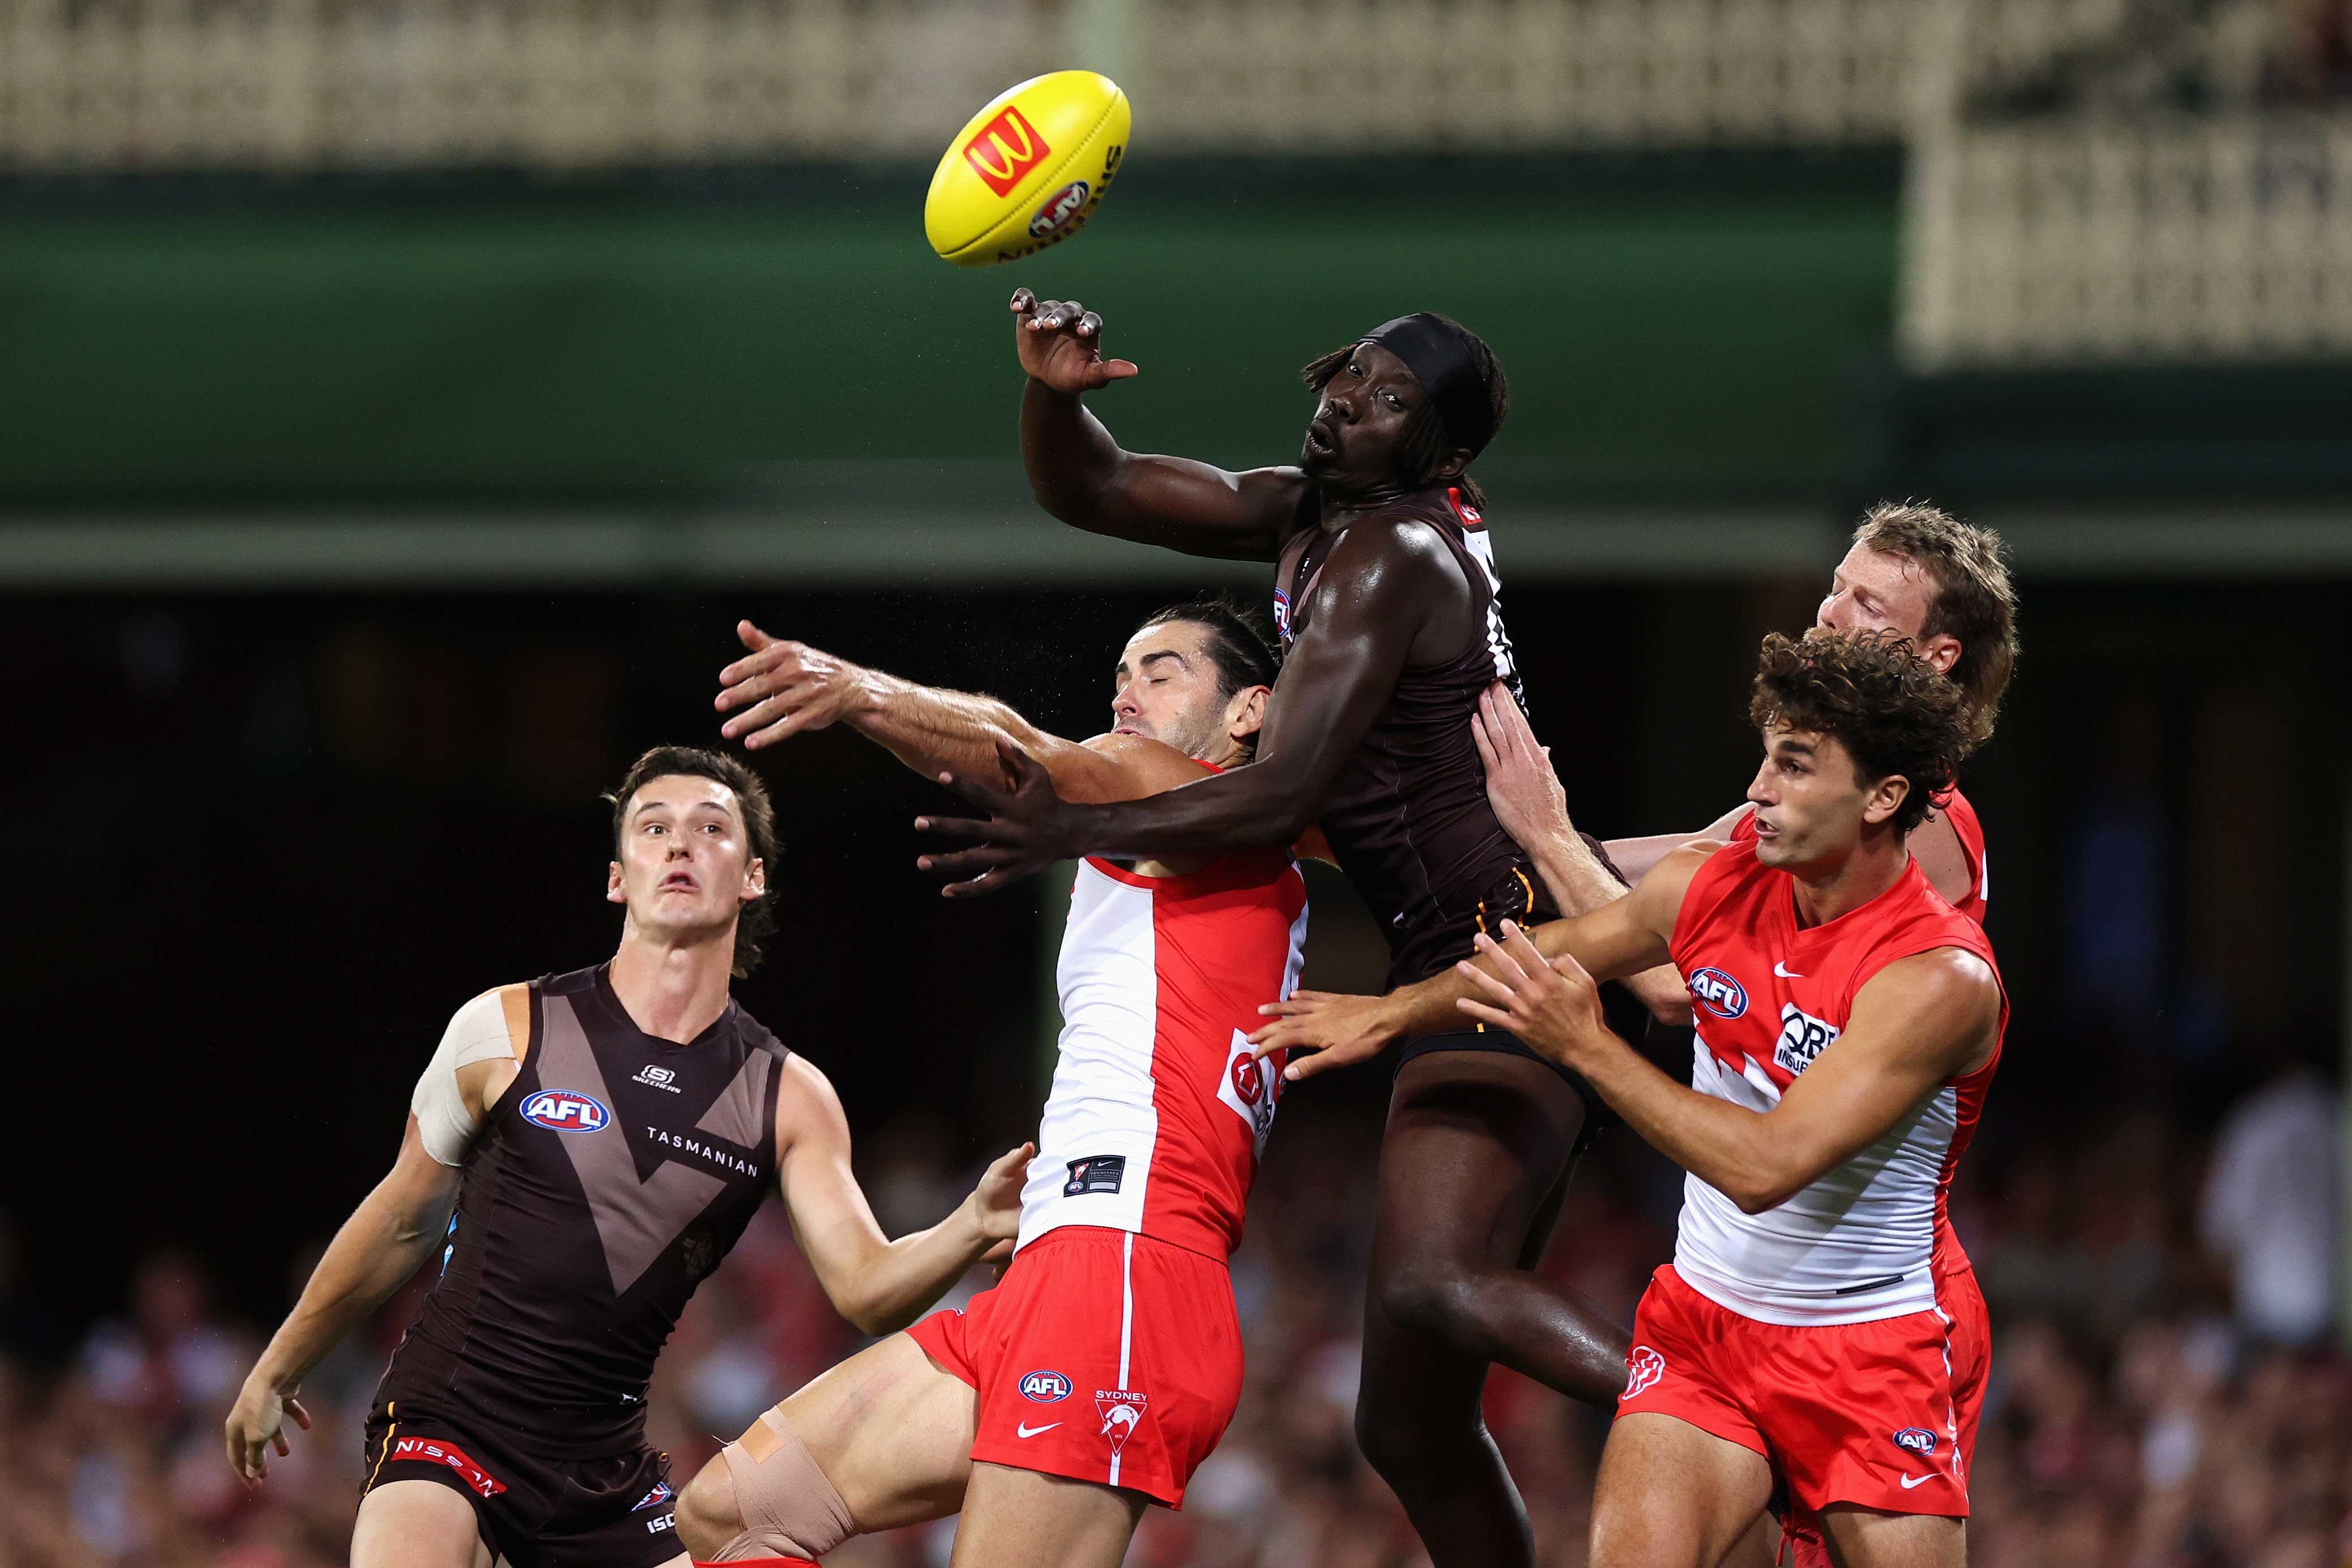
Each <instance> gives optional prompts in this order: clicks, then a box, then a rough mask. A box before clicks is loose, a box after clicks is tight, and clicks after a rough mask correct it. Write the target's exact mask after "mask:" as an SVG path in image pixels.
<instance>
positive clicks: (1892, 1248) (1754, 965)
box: [1398, 631, 2008, 1568]
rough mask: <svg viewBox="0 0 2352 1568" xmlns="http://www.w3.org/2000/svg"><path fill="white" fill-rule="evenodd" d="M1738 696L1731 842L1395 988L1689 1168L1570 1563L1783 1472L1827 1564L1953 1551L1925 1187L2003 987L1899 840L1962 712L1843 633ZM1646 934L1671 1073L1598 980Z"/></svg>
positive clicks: (1758, 1499) (1981, 1331) (1960, 727)
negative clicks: (1672, 1005) (1620, 1029)
mask: <svg viewBox="0 0 2352 1568" xmlns="http://www.w3.org/2000/svg"><path fill="white" fill-rule="evenodd" d="M1750 712H1751V714H1752V716H1753V717H1754V719H1755V721H1756V724H1757V726H1758V727H1759V729H1760V730H1761V731H1762V734H1763V739H1764V761H1763V765H1762V767H1761V768H1759V770H1758V772H1757V776H1756V779H1755V782H1754V783H1753V784H1751V785H1750V786H1749V787H1748V800H1749V802H1750V803H1751V804H1752V805H1753V806H1754V808H1755V831H1754V832H1753V833H1752V835H1751V836H1749V837H1748V838H1746V839H1743V840H1740V841H1736V842H1732V843H1729V844H1724V845H1712V844H1697V845H1690V846H1686V847H1684V848H1681V849H1678V850H1676V851H1675V852H1673V853H1671V854H1669V855H1667V856H1666V857H1665V858H1664V860H1663V861H1661V862H1659V863H1658V865H1657V867H1656V868H1655V869H1654V870H1653V871H1652V872H1651V873H1649V875H1647V876H1646V877H1644V878H1643V880H1642V882H1641V883H1640V885H1639V886H1637V887H1635V888H1634V890H1633V895H1632V896H1631V897H1629V898H1626V899H1622V900H1620V901H1618V902H1616V903H1613V904H1609V905H1607V906H1605V907H1603V908H1602V909H1601V910H1598V911H1596V912H1595V913H1594V914H1592V915H1588V916H1585V917H1584V918H1582V919H1575V920H1565V921H1559V922H1555V923H1553V924H1552V925H1546V926H1542V927H1540V928H1538V929H1536V930H1534V931H1532V932H1528V931H1523V930H1521V929H1520V928H1519V927H1518V926H1517V925H1511V926H1509V927H1508V928H1507V929H1506V930H1505V932H1504V933H1503V940H1502V941H1501V942H1500V943H1499V944H1498V943H1496V942H1495V941H1494V940H1492V939H1490V938H1486V937H1481V938H1480V939H1479V948H1480V955H1481V956H1480V959H1479V962H1478V963H1477V964H1470V963H1465V964H1463V965H1459V966H1457V972H1456V973H1455V974H1454V975H1450V976H1441V977H1436V978H1434V979H1433V980H1431V981H1428V982H1425V983H1423V984H1422V985H1418V986H1414V987H1412V988H1408V989H1407V990H1406V991H1404V992H1403V993H1402V994H1401V996H1400V998H1398V999H1399V1002H1400V1004H1401V1005H1402V1006H1403V1007H1404V1009H1406V1011H1407V1014H1408V1017H1409V1019H1410V1022H1411V1025H1412V1027H1414V1028H1423V1029H1425V1028H1429V1027H1432V1025H1433V1021H1434V1020H1435V1019H1439V1018H1442V1017H1444V1014H1445V1013H1446V1012H1448V1011H1450V1010H1457V1009H1458V1011H1459V1012H1461V1013H1463V1014H1465V1015H1467V1016H1469V1017H1472V1018H1476V1019H1481V1020H1483V1021H1486V1022H1488V1023H1491V1024H1495V1025H1497V1026H1501V1027H1507V1028H1509V1029H1511V1030H1514V1031H1515V1032H1516V1033H1517V1035H1518V1036H1519V1038H1521V1039H1522V1040H1526V1041H1527V1042H1528V1044H1529V1045H1530V1046H1531V1047H1532V1048H1533V1049H1535V1050H1536V1051H1539V1052H1541V1053H1542V1054H1543V1055H1544V1057H1545V1058H1546V1059H1547V1060H1549V1061H1558V1062H1559V1063H1561V1064H1562V1065H1564V1066H1572V1067H1574V1068H1575V1069H1576V1070H1577V1071H1580V1072H1582V1073H1583V1074H1584V1075H1585V1077H1586V1078H1587V1080H1588V1081H1589V1082H1591V1083H1592V1084H1593V1085H1594V1086H1595V1088H1596V1089H1597V1090H1598V1091H1599V1092H1601V1095H1602V1096H1603V1097H1605V1098H1606V1099H1607V1100H1608V1102H1609V1103H1611V1104H1612V1105H1613V1106H1614V1107H1616V1109H1617V1110H1618V1111H1619V1113H1621V1114H1622V1115H1623V1117H1624V1118H1625V1121H1626V1123H1627V1124H1628V1125H1630V1126H1632V1127H1633V1129H1634V1131H1636V1132H1638V1133H1640V1134H1642V1136H1643V1138H1645V1139H1646V1140H1648V1142H1649V1143H1650V1144H1651V1145H1652V1146H1653V1147H1654V1148H1656V1149H1658V1150H1659V1151H1660V1152H1661V1153H1663V1154H1664V1155H1667V1157H1669V1158H1670V1159H1673V1160H1674V1161H1675V1163H1676V1164H1678V1165H1680V1166H1683V1167H1684V1168H1685V1169H1686V1170H1687V1171H1688V1172H1689V1173H1690V1176H1689V1180H1688V1182H1687V1183H1686V1185H1685V1194H1684V1199H1683V1210H1682V1216H1681V1218H1680V1220H1679V1222H1678V1224H1677V1227H1676V1233H1675V1261H1674V1262H1673V1263H1672V1264H1671V1265H1668V1266H1666V1267H1663V1268H1661V1269H1660V1270H1658V1271H1657V1275H1656V1277H1655V1278H1654V1280H1653V1281H1651V1284H1650V1287H1649V1289H1648V1291H1646V1292H1644V1294H1643V1298H1642V1304H1641V1308H1640V1311H1639V1312H1638V1313H1637V1315H1636V1317H1635V1319H1634V1326H1633V1339H1634V1346H1633V1356H1632V1361H1631V1375H1630V1377H1629V1379H1628V1383H1627V1386H1626V1390H1625V1394H1624V1397H1623V1399H1622V1401H1621V1403H1620V1405H1619V1407H1618V1416H1617V1422H1616V1425H1615V1427H1614V1428H1613V1429H1612V1432H1611V1433H1610V1437H1609V1443H1608V1447H1607V1448H1606V1449H1605V1450H1604V1452H1603V1454H1602V1457H1601V1477H1600V1482H1599V1486H1598V1489H1597V1490H1596V1493H1595V1496H1594V1500H1593V1517H1592V1542H1591V1561H1592V1563H1594V1564H1595V1568H1713V1565H1714V1564H1715V1563H1718V1562H1720V1561H1721V1560H1722V1559H1723V1556H1724V1553H1725V1552H1727V1550H1728V1549H1729V1548H1730V1547H1731V1545H1732V1543H1733V1542H1735V1541H1736V1540H1738V1538H1739V1537H1740V1536H1742V1535H1743V1534H1744V1533H1746V1532H1747V1531H1748V1529H1749V1527H1750V1524H1751V1522H1752V1521H1753V1520H1754V1519H1755V1517H1756V1512H1757V1510H1758V1509H1759V1508H1760V1507H1761V1506H1763V1504H1764V1502H1765V1500H1766V1499H1767V1497H1768V1496H1769V1495H1770V1494H1771V1493H1772V1491H1773V1490H1775V1488H1776V1486H1781V1485H1785V1487H1786V1488H1787V1490H1788V1492H1789V1495H1790V1500H1791V1501H1792V1502H1793V1503H1794V1504H1795V1505H1796V1506H1797V1508H1798V1509H1799V1510H1800V1511H1801V1512H1802V1513H1803V1514H1805V1515H1806V1516H1808V1517H1809V1518H1810V1519H1811V1521H1813V1522H1815V1523H1816V1524H1817V1525H1818V1526H1819V1527H1821V1528H1822V1529H1824V1530H1825V1531H1826V1534H1827V1536H1828V1540H1829V1542H1830V1543H1831V1546H1832V1552H1833V1556H1834V1561H1836V1562H1839V1563H1845V1564H1849V1565H1851V1568H1897V1565H1902V1568H1960V1565H1961V1564H1962V1563H1964V1562H1965V1561H1966V1557H1967V1540H1968V1536H1967V1529H1966V1524H1967V1518H1968V1513H1969V1493H1968V1469H1969V1459H1970V1458H1971V1457H1972V1454H1973V1450H1974V1448H1975V1441H1976V1432H1977V1423H1978V1417H1979V1414H1980V1412H1981V1409H1982V1404H1983V1398H1984V1390H1985V1380H1986V1376H1987V1374H1988V1371H1989V1368H1990V1353H1989V1334H1988V1324H1987V1322H1986V1317H1985V1307H1984V1298H1983V1296H1982V1295H1981V1294H1980V1293H1979V1291H1978V1289H1977V1284H1976V1278H1975V1274H1974V1272H1973V1270H1971V1269H1970V1267H1969V1260H1968V1255H1967V1254H1966V1253H1965V1252H1964V1251H1962V1250H1961V1249H1960V1244H1959V1241H1958V1238H1957V1237H1956V1236H1955V1235H1954V1234H1953V1231H1952V1227H1951V1222H1950V1219H1949V1218H1948V1214H1947V1212H1946V1194H1947V1192H1948V1188H1949V1186H1950V1183H1951V1177H1952V1172H1953V1169H1954V1167H1955V1166H1957V1165H1958V1161H1959V1159H1960V1156H1961V1154H1962V1152H1963V1151H1964V1150H1965V1149H1966V1147H1967V1145H1968V1143H1969V1135H1970V1134H1971V1133H1972V1132H1973V1131H1974V1129H1975V1126H1976V1123H1977V1120H1978V1116H1979V1113H1980V1111H1981V1109H1982V1106H1983V1103H1984V1096H1985V1092H1986V1091H1987V1090H1988V1088H1989V1087H1990V1083H1991V1080H1992V1075H1993V1071H1994V1069H1995V1067H1996V1065H1997V1064H1998V1063H1999V1061H2000V1042H2001V1033H2002V1030H2003V1027H2004V1025H2005V1023H2006V1021H2007V1016H2008V1004H2007V1001H2006V999H2005V998H2004V996H2003V993H2002V989H2001V984H2000V975H1999V974H1998V972H1997V971H1996V970H1995V968H1994V966H1993V961H1992V948H1991V946H1990V943H1989V942H1987V941H1986V939H1985V936H1984V934H1983V931H1982V929H1981V928H1980V927H1979V926H1978V925H1977V924H1976V923H1975V922H1974V921H1972V920H1970V919H1969V918H1968V917H1967V916H1966V915H1962V914H1960V913H1959V912H1958V910H1956V909H1954V908H1953V907H1952V906H1951V904H1948V902H1946V901H1945V899H1944V898H1943V897H1942V896H1941V895H1940V894H1937V893H1936V892H1935V890H1934V889H1933V888H1931V887H1930V886H1929V885H1928V883H1927V878H1926V876H1925V875H1924V874H1923V873H1922V868H1921V867H1920V865H1919V863H1918V862H1916V861H1914V860H1913V859H1911V857H1910V855H1909V853H1908V852H1906V848H1905V840H1906V838H1907V837H1908V835H1909V834H1910V833H1911V832H1912V831H1915V830H1916V828H1917V827H1918V825H1919V823H1920V822H1921V821H1922V820H1923V819H1924V818H1925V817H1926V815H1927V809H1928V806H1929V803H1930V801H1931V800H1933V799H1934V797H1936V796H1937V795H1938V794H1940V793H1941V792H1943V791H1944V790H1947V789H1949V788H1950V787H1951V780H1952V776H1953V772H1954V769H1955V768H1957V766H1958V762H1959V759H1960V758H1961V757H1962V756H1963V755H1964V754H1965V752H1966V750H1967V747H1968V745H1969V712H1968V709H1967V706H1966V703H1965V701H1964V699H1963V696H1962V694H1961V692H1960V690H1959V689H1958V687H1957V686H1955V685H1953V684H1952V683H1951V682H1949V681H1948V680H1945V679H1943V678H1941V677H1940V676H1939V675H1938V674H1937V670H1936V668H1935V666H1934V665H1932V664H1929V663H1928V662H1927V661H1926V660H1924V659H1920V658H1917V657H1916V656H1914V655H1913V653H1911V645H1910V643H1908V642H1907V641H1904V640H1901V639H1895V638H1890V637H1886V636H1884V635H1882V634H1878V633H1873V632H1862V631H1851V632H1820V631H1816V632H1811V633H1809V634H1808V635H1807V637H1806V639H1805V640H1804V642H1802V643H1791V642H1790V641H1789V640H1787V639H1786V638H1783V637H1779V636H1772V637H1768V638H1767V639H1765V643H1764V650H1763V657H1762V660H1761V664H1760V668H1759V672H1758V674H1757V677H1756V684H1755V693H1754V697H1753V700H1752V703H1751V706H1750ZM1662 954H1663V955H1669V956H1671V957H1672V959H1673V961H1674V963H1675V966H1676V967H1677V968H1678V969H1679V970H1680V972H1681V973H1682V974H1683V975H1684V976H1685V978H1686V979H1687V981H1688V983H1689V986H1690V989H1691V993H1692V995H1693V997H1694V998H1696V1002H1697V1010H1698V1016H1699V1042H1700V1043H1699V1047H1698V1050H1697V1051H1696V1053H1695V1056H1696V1059H1695V1061H1694V1063H1693V1069H1692V1082H1691V1086H1690V1087H1685V1086H1684V1085H1682V1084H1680V1083H1678V1082H1675V1081H1674V1080H1673V1079H1671V1078H1669V1077H1667V1076H1666V1075H1665V1074H1664V1073H1663V1072H1661V1071H1658V1069H1657V1068H1655V1067H1654V1066H1653V1065H1651V1064H1650V1063H1649V1062H1648V1061H1644V1060H1643V1059H1642V1058H1641V1057H1640V1056H1638V1055H1636V1054H1635V1053H1634V1052H1633V1051H1632V1050H1631V1049H1630V1048H1629V1047H1628V1046H1627V1045H1626V1044H1625V1043H1624V1041H1622V1040H1619V1039H1618V1038H1617V1037H1616V1036H1615V1035H1614V1034H1613V1033H1612V1031H1611V1030H1610V1029H1609V1027H1608V1025H1607V1022H1606V1021H1605V1020H1604V1019H1602V1017H1601V1009H1600V1007H1599V1005H1598V1001H1597V998H1596V994H1595V991H1594V988H1593V977H1595V976H1600V977H1606V976H1609V975H1617V974H1627V973H1633V972H1636V971H1639V970H1641V969H1643V968H1646V967H1650V966H1652V965H1654V964H1655V963H1656V962H1657V960H1658V957H1659V956H1660V955H1662ZM1481 965H1484V966H1485V967H1483V968H1482V967H1480V966H1481ZM1915 1472H1916V1473H1915Z"/></svg>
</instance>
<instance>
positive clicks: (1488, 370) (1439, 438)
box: [1298, 316, 1511, 507]
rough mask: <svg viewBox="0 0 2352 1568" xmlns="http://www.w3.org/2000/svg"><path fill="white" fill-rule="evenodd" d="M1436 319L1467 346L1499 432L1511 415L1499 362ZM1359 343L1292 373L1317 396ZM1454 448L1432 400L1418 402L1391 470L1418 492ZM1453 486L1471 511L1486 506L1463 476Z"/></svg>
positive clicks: (1456, 325)
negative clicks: (1395, 468) (1408, 480)
mask: <svg viewBox="0 0 2352 1568" xmlns="http://www.w3.org/2000/svg"><path fill="white" fill-rule="evenodd" d="M1438 319H1439V320H1441V321H1443V322H1444V323H1445V324H1446V325H1447V326H1449V327H1452V328H1453V329H1454V330H1455V331H1457V332H1460V333H1461V334H1462V337H1463V340H1464V341H1465V343H1467V344H1468V345H1469V348H1470V357H1471V359H1472V360H1473V361H1475V363H1476V364H1477V366H1478V379H1479V380H1480V381H1482V382H1485V383H1486V396H1487V397H1488V399H1489V400H1491V402H1492V403H1493V406H1494V410H1495V429H1496V432H1497V433H1500V432H1501V430H1502V428H1503V421H1504V420H1505V419H1506V418H1507V417H1508V416H1509V414H1510V412H1511V383H1510V381H1509V379H1508V378H1507V377H1506V376H1505V375H1504V374H1503V364H1502V361H1500V360H1497V359H1496V358H1495V350H1492V349H1490V348H1488V347H1487V346H1486V340H1485V339H1484V338H1481V337H1480V336H1478V334H1477V333H1475V332H1473V331H1472V330H1470V329H1469V328H1467V327H1465V326H1463V325H1462V324H1461V323H1460V322H1459V321H1456V320H1454V319H1453V318H1452V317H1450V316H1440V317H1438ZM1363 344H1364V340H1362V339H1359V340H1357V341H1355V342H1353V343H1350V344H1349V345H1348V346H1347V347H1346V348H1344V349H1334V350H1331V351H1330V352H1329V353H1328V354H1325V355H1324V356H1323V357H1322V358H1320V359H1318V360H1311V361H1307V364H1306V365H1305V366H1304V367H1303V368H1302V369H1301V370H1300V371H1299V372H1298V373H1299V377H1300V379H1302V380H1303V381H1305V382H1307V385H1308V386H1309V387H1310V388H1312V389H1314V391H1316V392H1321V391H1322V390H1323V389H1324V388H1325V387H1326V386H1328V385H1329V384H1330V382H1331V378H1332V377H1333V376H1336V375H1338V374H1339V372H1340V371H1343V370H1345V369H1347V367H1348V361H1349V360H1352V359H1354V358H1355V357H1356V350H1358V349H1360V348H1361V347H1363ZM1455 445H1456V443H1455V442H1454V438H1453V436H1452V435H1451V434H1448V433H1447V431H1446V428H1445V422H1444V420H1443V419H1440V418H1439V417H1438V414H1437V403H1436V401H1435V400H1434V399H1432V398H1426V397H1424V398H1423V400H1422V402H1421V406H1420V407H1419V408H1416V409H1414V410H1413V411H1412V414H1411V416H1410V417H1408V418H1407V419H1406V421H1405V425H1404V434H1403V436H1402V439H1401V440H1400V441H1399V442H1398V444H1397V465H1398V466H1399V467H1400V468H1402V470H1403V471H1404V473H1405V474H1406V475H1407V476H1410V477H1411V479H1412V483H1413V485H1414V486H1415V487H1416V488H1418V487H1419V486H1423V485H1427V484H1429V483H1430V482H1431V481H1433V480H1434V479H1435V478H1436V477H1437V475H1438V471H1439V470H1440V469H1442V468H1444V466H1445V461H1446V459H1447V458H1449V457H1452V456H1453V455H1454V448H1455ZM1454 488H1455V489H1457V490H1459V491H1461V492H1462V498H1463V499H1464V500H1465V501H1467V502H1469V503H1470V504H1471V505H1472V506H1474V507H1484V506H1486V491H1485V490H1484V489H1483V488H1482V487H1480V486H1479V484H1478V481H1477V480H1475V479H1474V478H1472V477H1471V476H1469V474H1468V473H1467V472H1465V473H1463V474H1460V475H1457V476H1455V477H1454Z"/></svg>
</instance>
